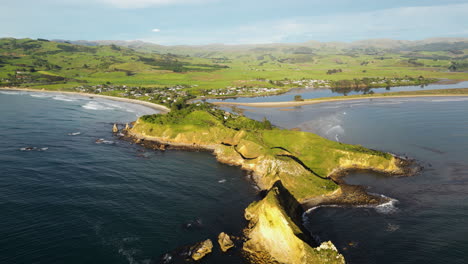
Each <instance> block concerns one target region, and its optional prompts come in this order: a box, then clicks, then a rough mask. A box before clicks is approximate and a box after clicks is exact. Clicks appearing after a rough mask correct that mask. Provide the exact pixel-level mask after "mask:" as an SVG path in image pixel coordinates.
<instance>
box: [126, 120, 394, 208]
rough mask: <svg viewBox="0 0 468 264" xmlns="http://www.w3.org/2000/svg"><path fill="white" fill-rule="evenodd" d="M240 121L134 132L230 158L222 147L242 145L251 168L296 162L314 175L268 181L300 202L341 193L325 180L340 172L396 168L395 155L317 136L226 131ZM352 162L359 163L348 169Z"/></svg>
mask: <svg viewBox="0 0 468 264" xmlns="http://www.w3.org/2000/svg"><path fill="white" fill-rule="evenodd" d="M236 119H239V120H242V119H245V118H244V117H237V118H236V117H228V119H227V120H224V118H223V117H221V118H220V117H216V116H215V115H213V114H211V113H209V112H207V111H194V112H191V113H189V114H187V115H186V116H183V117H178V118H177V119H176V121H175V122H174V121H173V120H170V118H158V119H156V120H144V119H139V120H138V122H137V123H136V125H135V127H134V128H133V130H132V131H133V132H137V133H140V134H144V135H146V136H152V137H156V138H159V139H161V140H165V141H170V142H177V143H185V144H193V143H195V144H198V145H210V146H219V147H222V148H227V150H223V151H226V152H227V151H229V149H232V148H234V147H227V146H223V145H221V143H229V144H230V145H236V146H235V148H236V150H237V151H238V152H239V153H241V154H242V155H243V156H244V157H246V158H250V159H252V160H251V161H248V162H249V163H253V164H255V163H257V165H258V164H260V163H262V162H270V161H271V160H273V161H278V162H283V163H284V164H283V165H284V166H291V163H293V164H297V163H296V162H295V161H293V159H292V158H291V157H288V156H293V157H295V158H297V159H299V160H300V161H302V163H303V164H304V165H305V166H306V167H308V168H309V169H310V170H312V171H313V173H308V172H307V171H306V170H299V173H301V175H295V174H294V173H290V174H288V173H284V174H282V175H277V174H272V175H266V176H267V177H271V181H270V182H274V181H275V179H276V178H275V177H279V178H280V179H281V180H282V181H283V183H284V185H285V186H286V187H287V188H288V189H289V190H290V191H291V193H292V194H293V195H294V196H295V197H296V198H297V199H298V200H303V199H306V198H309V197H311V196H316V195H321V194H327V193H330V192H332V191H334V190H336V188H337V185H336V184H335V183H333V182H332V181H330V180H328V179H322V178H326V177H327V176H328V175H329V174H330V173H331V172H332V171H333V170H335V169H337V168H343V167H347V166H352V165H353V164H354V163H356V164H364V166H367V167H369V168H377V169H381V170H385V169H387V168H391V167H392V156H391V155H389V154H385V153H382V152H378V151H372V150H368V149H365V148H362V147H359V146H353V145H348V144H341V143H337V142H334V141H330V140H327V139H324V138H321V137H319V136H317V135H315V134H311V133H306V132H298V131H289V130H281V129H272V130H268V129H243V128H241V129H240V130H238V128H236V127H232V128H231V127H227V126H226V125H229V124H233V123H242V121H237V120H236ZM252 122H255V121H252ZM243 126H244V125H243ZM324 153H326V155H324ZM285 155H288V156H285ZM349 160H351V161H353V162H351V163H349V164H348V163H347V161H349ZM314 173H315V175H314ZM321 177H322V178H321Z"/></svg>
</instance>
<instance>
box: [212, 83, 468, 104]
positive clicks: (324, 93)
mask: <svg viewBox="0 0 468 264" xmlns="http://www.w3.org/2000/svg"><path fill="white" fill-rule="evenodd" d="M467 87H468V81H465V82H459V83H456V84H429V85H426V86H397V87H388V88H368V89H346V88H337V89H322V88H320V89H315V88H310V89H301V88H298V89H292V90H290V91H288V92H287V93H284V94H280V95H273V96H259V97H237V98H229V99H208V100H206V101H207V102H236V103H259V102H284V101H294V96H296V95H300V96H302V98H303V99H313V98H322V97H335V96H343V95H356V94H368V93H388V92H403V91H419V90H435V89H456V88H467Z"/></svg>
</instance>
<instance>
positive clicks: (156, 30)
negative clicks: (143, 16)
mask: <svg viewBox="0 0 468 264" xmlns="http://www.w3.org/2000/svg"><path fill="white" fill-rule="evenodd" d="M151 31H152V32H161V30H160V29H159V28H153V29H152V30H151Z"/></svg>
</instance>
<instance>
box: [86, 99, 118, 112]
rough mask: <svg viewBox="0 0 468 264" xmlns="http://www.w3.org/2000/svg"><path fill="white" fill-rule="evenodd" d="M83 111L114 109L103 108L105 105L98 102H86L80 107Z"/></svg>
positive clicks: (110, 108)
mask: <svg viewBox="0 0 468 264" xmlns="http://www.w3.org/2000/svg"><path fill="white" fill-rule="evenodd" d="M81 107H83V108H85V109H88V110H98V111H99V110H112V109H114V108H112V107H109V106H105V105H102V104H100V103H98V102H94V101H91V102H88V103H87V104H85V105H83V106H81Z"/></svg>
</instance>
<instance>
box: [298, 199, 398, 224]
mask: <svg viewBox="0 0 468 264" xmlns="http://www.w3.org/2000/svg"><path fill="white" fill-rule="evenodd" d="M369 194H372V195H375V196H380V197H382V198H385V199H387V200H388V202H385V203H382V204H379V205H356V206H352V207H351V208H373V209H375V211H377V212H378V213H381V214H392V213H395V212H397V211H398V207H397V206H396V205H397V204H398V203H399V201H398V200H397V199H393V198H390V197H387V196H385V195H383V194H375V193H369ZM319 208H350V206H349V205H337V204H330V205H318V206H314V207H312V208H310V209H308V210H307V211H305V212H304V214H303V220H306V219H307V216H306V215H307V214H308V213H310V212H313V211H315V210H317V209H319Z"/></svg>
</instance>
